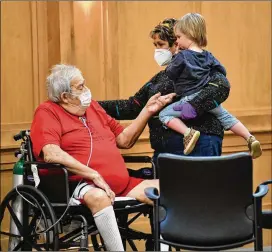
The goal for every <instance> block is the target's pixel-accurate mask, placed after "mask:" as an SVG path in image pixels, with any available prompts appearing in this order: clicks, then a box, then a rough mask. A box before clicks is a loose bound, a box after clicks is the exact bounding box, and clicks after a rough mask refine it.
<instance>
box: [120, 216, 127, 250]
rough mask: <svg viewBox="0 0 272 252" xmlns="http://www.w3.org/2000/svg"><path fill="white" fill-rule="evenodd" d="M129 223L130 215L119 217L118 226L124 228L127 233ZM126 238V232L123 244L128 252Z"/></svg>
mask: <svg viewBox="0 0 272 252" xmlns="http://www.w3.org/2000/svg"><path fill="white" fill-rule="evenodd" d="M127 221H128V214H123V215H122V216H118V226H119V227H122V228H123V229H124V230H126V231H127V229H128V226H127ZM126 237H127V233H126V232H125V234H124V235H122V242H123V247H124V250H126V247H127V238H126Z"/></svg>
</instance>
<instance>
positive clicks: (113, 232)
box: [93, 206, 124, 251]
mask: <svg viewBox="0 0 272 252" xmlns="http://www.w3.org/2000/svg"><path fill="white" fill-rule="evenodd" d="M93 217H94V221H95V224H96V226H97V229H98V231H99V233H100V234H101V236H102V238H103V239H104V242H105V245H106V249H107V250H108V251H124V247H123V243H122V239H121V235H120V232H119V229H118V225H117V222H116V217H115V214H114V211H113V207H112V206H108V207H105V208H104V209H102V210H100V211H99V212H97V213H96V214H95V215H94V216H93Z"/></svg>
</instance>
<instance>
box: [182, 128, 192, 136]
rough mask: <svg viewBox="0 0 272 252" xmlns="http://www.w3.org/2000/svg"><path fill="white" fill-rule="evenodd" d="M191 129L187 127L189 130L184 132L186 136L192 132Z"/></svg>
mask: <svg viewBox="0 0 272 252" xmlns="http://www.w3.org/2000/svg"><path fill="white" fill-rule="evenodd" d="M190 131H191V129H190V128H187V130H186V131H185V132H184V136H188V135H189V133H190Z"/></svg>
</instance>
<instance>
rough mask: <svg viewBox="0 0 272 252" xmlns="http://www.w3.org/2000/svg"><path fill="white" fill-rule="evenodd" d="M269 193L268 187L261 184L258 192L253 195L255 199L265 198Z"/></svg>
mask: <svg viewBox="0 0 272 252" xmlns="http://www.w3.org/2000/svg"><path fill="white" fill-rule="evenodd" d="M267 193H268V186H267V185H264V184H261V185H259V186H258V189H257V192H256V193H254V194H253V197H254V198H263V197H264V196H265V195H266V194H267Z"/></svg>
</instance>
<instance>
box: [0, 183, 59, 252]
mask: <svg viewBox="0 0 272 252" xmlns="http://www.w3.org/2000/svg"><path fill="white" fill-rule="evenodd" d="M7 220H10V223H9V224H8V221H7ZM51 223H56V216H55V213H54V210H53V208H52V206H51V204H50V203H49V201H48V199H47V197H46V196H45V195H44V194H43V193H42V192H41V191H39V190H38V189H36V188H35V187H33V186H28V185H21V186H18V187H17V189H16V188H14V189H13V190H11V191H10V192H9V193H8V194H7V195H6V197H5V198H4V200H3V201H2V203H1V206H0V225H1V232H0V234H1V247H0V250H1V251H15V250H22V251H31V250H38V251H40V250H46V251H47V250H54V251H56V250H58V249H59V237H58V225H55V226H53V227H52V228H50V229H49V227H50V226H51ZM47 229H49V230H47Z"/></svg>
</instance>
